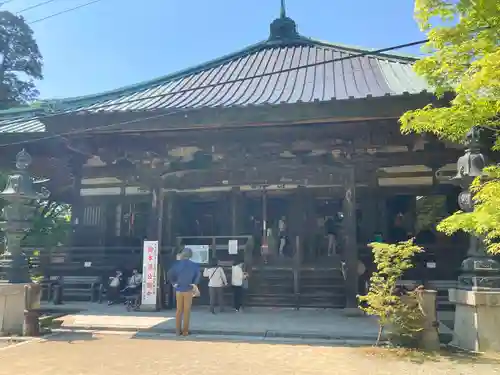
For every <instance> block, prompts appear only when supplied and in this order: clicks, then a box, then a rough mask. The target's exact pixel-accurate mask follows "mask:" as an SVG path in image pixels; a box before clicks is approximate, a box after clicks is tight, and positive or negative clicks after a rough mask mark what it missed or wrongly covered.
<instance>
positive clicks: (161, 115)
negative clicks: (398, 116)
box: [0, 0, 428, 147]
mask: <svg viewBox="0 0 500 375" xmlns="http://www.w3.org/2000/svg"><path fill="white" fill-rule="evenodd" d="M97 1H99V0H97ZM427 42H428V39H425V40H420V41H415V42H411V43H405V44H399V45H396V46H393V47H387V48H382V49H379V50H374V51H364V52H361V53H359V54H353V55H349V56H344V57H339V58H336V59H330V60H325V61H320V62H315V63H310V64H304V65H300V66H297V67H293V68H287V69H282V70H279V71H274V72H269V73H263V74H257V75H254V76H252V77H242V78H239V79H235V80H232V81H226V82H224V84H229V83H237V82H242V81H245V80H249V79H255V78H260V77H266V76H270V75H273V74H280V73H286V72H290V71H295V70H299V69H304V68H308V67H313V66H319V65H324V64H330V63H334V62H337V61H344V60H350V59H354V58H356V57H363V56H367V55H376V54H380V53H383V52H387V51H392V50H395V49H400V48H404V47H410V46H415V45H419V44H424V43H427ZM218 85H220V84H209V85H205V86H198V87H197V88H190V89H184V90H177V91H172V92H169V93H165V94H159V95H156V96H151V97H148V100H149V99H154V98H157V97H164V96H168V95H176V94H179V93H185V92H189V91H195V90H201V89H205V88H211V87H214V86H218ZM137 100H142V99H132V100H129V101H125V102H122V103H120V104H128V103H133V102H136V101H137ZM110 105H114V104H108V105H101V106H99V107H97V108H98V109H101V108H105V107H107V106H110ZM191 110H192V109H191V108H182V109H179V110H173V111H169V112H166V113H162V114H159V115H155V116H148V117H142V118H138V119H134V120H129V121H123V122H117V123H111V124H106V125H101V126H95V127H91V128H86V129H78V130H72V131H69V132H65V133H58V134H53V135H49V136H46V137H40V138H36V139H30V140H23V141H18V142H12V143H5V144H0V147H6V146H15V145H21V144H27V143H33V142H38V141H43V140H48V139H53V138H57V137H64V136H68V135H69V136H70V135H75V134H83V133H87V132H89V131H93V130H102V129H106V128H110V127H114V126H121V125H129V124H133V123H137V122H141V121H147V120H153V119H158V118H162V117H166V116H170V115H175V114H178V113H184V112H188V111H191ZM80 111H81V110H80V109H73V110H68V111H61V112H58V113H51V114H48V115H42V116H38V117H35V119H37V120H41V119H45V118H49V117H55V116H61V115H67V114H71V113H76V112H80ZM22 119H26V118H23V117H20V118H17V119H13V120H12V121H16V120H22ZM26 120H27V121H29V119H26Z"/></svg>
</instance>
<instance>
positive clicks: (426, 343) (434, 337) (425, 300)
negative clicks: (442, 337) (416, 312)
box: [417, 288, 440, 351]
mask: <svg viewBox="0 0 500 375" xmlns="http://www.w3.org/2000/svg"><path fill="white" fill-rule="evenodd" d="M436 297H437V291H435V290H425V289H423V288H422V289H419V290H418V291H417V299H418V304H419V306H420V309H421V311H422V314H423V315H424V322H423V331H422V332H421V336H420V340H419V341H420V342H419V346H420V348H422V349H425V350H428V351H436V350H439V348H440V342H439V332H438V321H437V314H436Z"/></svg>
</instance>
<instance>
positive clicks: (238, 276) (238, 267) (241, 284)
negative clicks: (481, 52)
mask: <svg viewBox="0 0 500 375" xmlns="http://www.w3.org/2000/svg"><path fill="white" fill-rule="evenodd" d="M243 267H244V264H243V262H241V261H235V262H234V265H233V267H232V268H231V286H232V288H233V303H234V305H233V307H234V309H235V310H236V311H237V312H239V311H240V310H241V307H242V306H243V294H244V291H245V289H246V288H248V274H247V273H246V272H245V271H244V268H243Z"/></svg>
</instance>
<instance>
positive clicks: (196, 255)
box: [186, 245, 210, 264]
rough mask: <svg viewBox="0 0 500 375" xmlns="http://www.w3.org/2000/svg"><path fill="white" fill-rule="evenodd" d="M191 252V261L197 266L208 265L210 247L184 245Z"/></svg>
mask: <svg viewBox="0 0 500 375" xmlns="http://www.w3.org/2000/svg"><path fill="white" fill-rule="evenodd" d="M186 247H187V248H190V249H191V250H192V252H193V256H192V257H191V260H192V261H193V262H195V263H198V264H208V260H209V258H210V246H208V245H186Z"/></svg>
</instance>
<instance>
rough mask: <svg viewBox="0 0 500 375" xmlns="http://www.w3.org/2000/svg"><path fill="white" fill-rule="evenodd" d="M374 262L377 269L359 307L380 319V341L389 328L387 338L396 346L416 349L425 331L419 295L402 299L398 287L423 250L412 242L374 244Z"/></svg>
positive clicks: (360, 300)
mask: <svg viewBox="0 0 500 375" xmlns="http://www.w3.org/2000/svg"><path fill="white" fill-rule="evenodd" d="M369 246H370V247H371V248H372V252H373V261H374V263H375V265H376V266H377V271H375V272H374V273H373V274H372V276H371V277H370V288H369V290H368V293H367V294H366V295H365V296H358V299H359V302H360V303H361V305H360V307H361V309H362V310H364V311H365V312H366V313H367V314H369V315H374V316H377V317H378V318H379V334H378V338H377V344H378V342H379V341H380V337H381V335H382V331H383V330H384V328H387V327H389V331H390V332H388V338H389V340H390V341H391V342H392V343H393V344H397V345H415V342H416V341H418V336H419V334H420V332H421V331H422V319H423V316H422V312H421V310H420V309H419V306H418V300H417V295H416V292H411V293H408V294H406V295H403V296H402V295H400V294H398V293H395V292H396V289H397V283H398V281H399V280H400V279H401V278H402V277H403V274H404V273H405V272H406V271H408V270H409V269H411V268H413V261H412V259H413V258H414V257H415V255H416V254H418V253H421V252H423V249H422V248H421V247H419V246H416V245H414V244H413V240H409V241H406V242H399V243H397V244H386V243H371V244H369Z"/></svg>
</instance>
